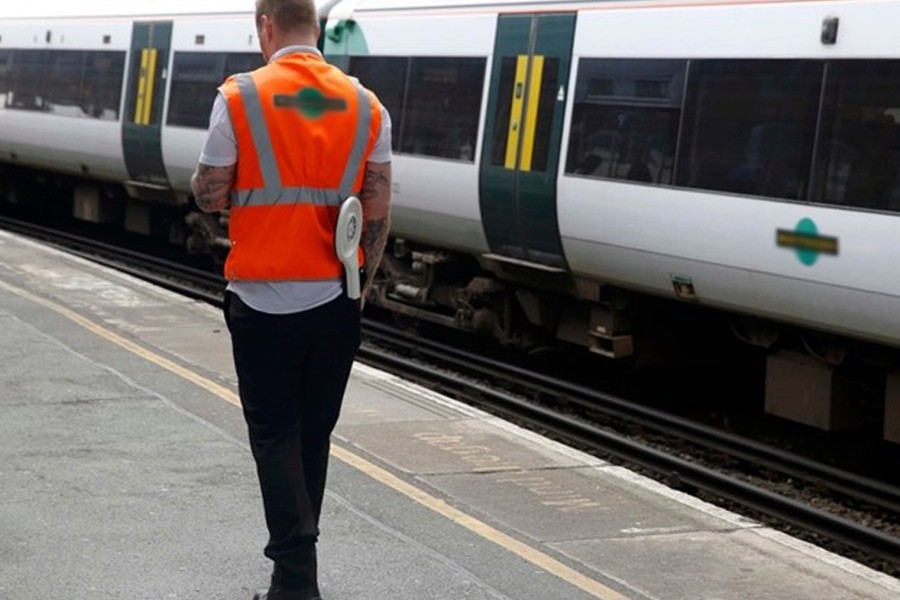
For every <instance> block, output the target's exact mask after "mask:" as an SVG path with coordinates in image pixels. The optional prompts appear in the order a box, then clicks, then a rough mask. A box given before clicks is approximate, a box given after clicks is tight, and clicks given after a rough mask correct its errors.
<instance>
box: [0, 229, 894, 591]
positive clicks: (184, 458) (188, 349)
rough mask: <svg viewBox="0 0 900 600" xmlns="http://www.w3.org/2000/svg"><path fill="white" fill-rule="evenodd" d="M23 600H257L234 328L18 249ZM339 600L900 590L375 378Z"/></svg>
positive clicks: (17, 549) (338, 450) (87, 269)
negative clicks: (233, 358)
mask: <svg viewBox="0 0 900 600" xmlns="http://www.w3.org/2000/svg"><path fill="white" fill-rule="evenodd" d="M0 410H2V418H0V600H26V599H32V598H41V599H42V600H56V599H60V600H63V599H64V600H81V599H85V600H88V599H91V600H93V599H95V598H115V599H125V598H128V599H136V598H146V599H148V600H149V599H153V600H161V599H167V598H173V599H198V600H199V599H207V598H216V599H223V600H224V599H232V598H234V599H238V600H244V599H249V598H250V596H251V594H252V591H253V590H255V589H256V588H258V587H262V586H264V585H265V582H266V579H267V577H268V573H269V568H270V566H269V563H268V561H267V560H266V559H265V558H264V557H263V556H262V552H261V548H262V545H263V544H264V542H265V537H266V536H265V527H264V523H263V519H262V509H261V504H260V499H259V494H258V490H257V483H256V476H255V471H254V466H253V462H252V458H251V456H250V453H249V450H248V448H247V445H246V441H245V440H246V432H245V426H244V423H243V418H242V416H241V413H240V409H239V407H238V400H237V395H236V380H235V376H234V372H233V366H232V363H231V356H230V346H229V340H228V334H227V330H226V329H225V326H224V323H223V320H222V317H221V315H220V314H219V312H218V311H217V310H216V309H214V308H211V307H208V306H206V305H203V304H200V303H196V302H193V301H190V300H186V299H184V298H179V297H177V296H174V295H173V294H170V293H168V292H165V291H163V290H159V289H157V288H155V287H153V286H149V285H147V284H144V283H141V282H138V281H135V280H134V279H132V278H130V277H127V276H124V275H121V274H118V273H115V272H112V271H110V270H108V269H104V268H102V267H98V266H95V265H92V264H90V263H87V262H85V261H82V260H79V259H75V258H72V257H69V256H67V255H65V254H63V253H61V252H58V251H55V250H51V249H47V248H45V247H42V246H40V245H38V244H35V243H32V242H28V241H24V240H22V239H20V238H17V237H15V236H12V235H9V234H6V233H2V232H0ZM334 441H335V443H334V447H333V452H332V455H333V460H332V467H331V471H330V478H329V490H328V493H327V496H326V502H325V514H324V515H323V518H322V530H323V534H322V541H321V543H320V556H321V559H320V562H321V584H322V585H321V587H322V591H323V596H324V598H325V599H326V600H350V599H359V600H363V599H366V600H381V599H384V600H393V599H410V600H413V599H415V600H422V599H429V600H430V599H445V598H446V599H457V598H466V599H474V600H481V599H515V600H519V599H522V600H532V599H533V600H538V599H541V600H546V599H548V598H552V599H573V600H582V599H584V600H587V599H591V598H600V599H604V600H626V599H627V600H650V599H660V600H698V599H702V600H732V599H734V600H737V599H747V598H753V599H779V600H781V599H791V600H801V599H809V600H832V599H833V600H839V599H840V600H846V599H872V600H882V599H884V600H886V599H888V598H890V599H894V598H897V597H900V581H897V580H896V579H894V578H891V577H887V576H885V575H883V574H879V573H877V572H873V571H871V570H869V569H866V568H864V567H862V566H860V565H858V564H855V563H853V562H850V561H847V560H845V559H842V558H840V557H837V556H834V555H831V554H829V553H827V552H824V551H822V550H819V549H817V548H815V547H812V546H810V545H808V544H806V543H803V542H799V541H796V540H793V539H791V538H789V537H787V536H785V535H782V534H780V533H777V532H774V531H772V530H770V529H768V528H765V527H763V526H761V525H760V524H758V523H755V522H752V521H749V520H746V519H743V518H741V517H738V516H736V515H733V514H731V513H728V512H726V511H722V510H720V509H717V508H715V507H713V506H710V505H708V504H705V503H703V502H700V501H698V500H696V499H693V498H691V497H689V496H686V495H684V494H681V493H679V492H674V491H672V490H669V489H667V488H665V487H663V486H661V485H659V484H657V483H655V482H652V481H649V480H647V479H645V478H643V477H640V476H638V475H635V474H634V473H631V472H630V471H627V470H625V469H622V468H619V467H615V466H612V465H609V464H606V463H603V462H602V461H599V460H597V459H594V458H592V457H589V456H586V455H583V454H581V453H579V452H576V451H574V450H571V449H568V448H565V447H562V446H560V445H558V444H556V443H553V442H550V441H548V440H545V439H543V438H541V437H540V436H537V435H535V434H532V433H529V432H525V431H522V430H520V429H518V428H516V427H514V426H511V425H509V424H507V423H505V422H503V421H500V420H498V419H495V418H492V417H490V416H487V415H485V414H483V413H481V412H479V411H476V410H474V409H471V408H469V407H467V406H464V405H461V404H459V403H456V402H454V401H452V400H450V399H448V398H445V397H443V396H440V395H438V394H435V393H433V392H430V391H428V390H425V389H423V388H421V387H419V386H416V385H414V384H411V383H409V382H406V381H403V380H401V379H399V378H396V377H393V376H391V375H388V374H385V373H382V372H379V371H376V370H373V369H370V368H367V367H365V366H362V365H357V366H356V367H355V368H354V373H353V377H352V380H351V383H350V388H349V391H348V394H347V398H346V404H345V410H344V414H343V416H342V419H341V422H340V424H339V426H338V430H337V432H336V436H335V440H334Z"/></svg>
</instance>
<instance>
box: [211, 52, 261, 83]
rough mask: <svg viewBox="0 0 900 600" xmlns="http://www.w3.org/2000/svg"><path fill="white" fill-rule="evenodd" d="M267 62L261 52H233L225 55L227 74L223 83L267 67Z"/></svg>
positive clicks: (223, 78)
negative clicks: (235, 76) (232, 77)
mask: <svg viewBox="0 0 900 600" xmlns="http://www.w3.org/2000/svg"><path fill="white" fill-rule="evenodd" d="M265 64H266V61H265V59H264V58H263V57H262V54H260V53H259V52H240V53H238V52H233V53H231V54H226V55H225V72H224V73H222V81H224V80H225V79H227V78H228V77H231V76H232V75H237V74H238V73H250V72H251V71H255V70H256V69H258V68H260V67H262V66H265Z"/></svg>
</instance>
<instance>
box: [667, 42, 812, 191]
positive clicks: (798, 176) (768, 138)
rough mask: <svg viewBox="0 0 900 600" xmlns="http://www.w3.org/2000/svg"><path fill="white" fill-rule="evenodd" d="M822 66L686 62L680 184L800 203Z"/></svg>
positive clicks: (785, 62) (807, 63)
mask: <svg viewBox="0 0 900 600" xmlns="http://www.w3.org/2000/svg"><path fill="white" fill-rule="evenodd" d="M822 72H823V63H821V62H817V61H810V60H806V61H799V60H698V61H692V62H691V65H690V72H689V80H688V81H689V82H688V96H687V99H686V103H685V124H684V130H683V131H684V134H683V136H682V141H681V150H680V153H679V164H678V166H677V171H678V175H677V179H678V183H679V184H680V185H684V186H689V187H697V188H703V189H708V190H719V191H723V192H736V193H741V194H754V195H759V196H768V197H772V198H786V199H796V200H800V199H806V194H807V189H808V186H807V183H808V180H809V172H810V166H811V162H812V150H813V141H814V139H815V130H816V122H817V117H818V107H819V100H820V96H821V85H822Z"/></svg>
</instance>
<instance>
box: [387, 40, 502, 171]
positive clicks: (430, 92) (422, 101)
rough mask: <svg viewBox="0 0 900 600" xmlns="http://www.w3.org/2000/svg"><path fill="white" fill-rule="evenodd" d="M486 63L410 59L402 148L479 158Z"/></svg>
mask: <svg viewBox="0 0 900 600" xmlns="http://www.w3.org/2000/svg"><path fill="white" fill-rule="evenodd" d="M485 63H486V61H485V59H484V58H413V59H411V61H410V68H409V84H408V91H407V95H406V105H405V107H404V110H403V136H402V138H401V142H400V151H401V152H408V153H410V154H419V155H424V156H437V157H441V158H453V159H457V160H465V161H473V160H474V159H475V143H476V141H477V135H478V119H479V117H480V107H481V96H482V92H483V89H484V70H485Z"/></svg>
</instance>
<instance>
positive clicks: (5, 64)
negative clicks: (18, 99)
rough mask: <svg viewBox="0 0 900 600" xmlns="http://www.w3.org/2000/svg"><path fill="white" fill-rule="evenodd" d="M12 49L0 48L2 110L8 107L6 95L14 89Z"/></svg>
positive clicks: (0, 101)
mask: <svg viewBox="0 0 900 600" xmlns="http://www.w3.org/2000/svg"><path fill="white" fill-rule="evenodd" d="M12 56H13V55H12V50H0V110H3V109H4V108H6V95H7V93H9V91H10V90H12Z"/></svg>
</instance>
